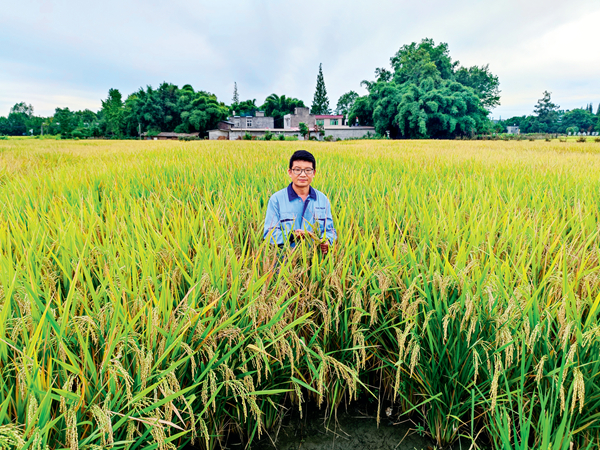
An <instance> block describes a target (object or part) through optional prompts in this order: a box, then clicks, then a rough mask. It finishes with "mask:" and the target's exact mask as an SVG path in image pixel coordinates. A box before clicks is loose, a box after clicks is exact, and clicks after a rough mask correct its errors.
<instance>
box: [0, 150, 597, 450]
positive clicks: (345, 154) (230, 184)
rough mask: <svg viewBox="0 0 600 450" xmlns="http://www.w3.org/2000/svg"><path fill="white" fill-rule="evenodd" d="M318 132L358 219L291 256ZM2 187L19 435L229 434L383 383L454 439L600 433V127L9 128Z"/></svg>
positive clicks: (565, 438)
mask: <svg viewBox="0 0 600 450" xmlns="http://www.w3.org/2000/svg"><path fill="white" fill-rule="evenodd" d="M298 148H305V149H307V150H309V151H311V152H313V153H314V154H315V155H316V157H317V162H318V166H317V175H316V178H315V181H314V184H313V185H314V186H315V187H316V188H317V189H319V190H321V191H323V192H325V193H326V194H327V195H328V196H329V198H330V199H331V202H332V207H333V213H334V222H335V226H336V229H337V232H338V235H339V241H338V242H337V243H336V245H335V246H334V248H333V251H332V252H331V253H330V254H329V255H328V256H327V257H325V258H323V257H322V255H320V254H319V253H317V252H316V251H315V250H314V249H313V248H312V247H311V246H310V245H308V244H305V245H304V246H300V247H298V248H297V249H296V250H295V252H294V253H292V254H290V255H289V257H288V258H287V259H286V261H285V263H284V264H283V265H282V266H281V267H280V268H279V271H278V272H274V271H273V270H271V268H272V267H273V264H274V262H275V260H276V258H277V255H276V251H275V250H274V249H272V248H270V247H269V245H267V244H265V243H264V242H263V240H262V226H263V219H264V214H265V210H266V203H267V201H268V198H269V196H270V195H271V194H272V193H273V192H275V191H276V190H278V189H281V188H282V187H284V186H285V185H286V184H287V183H288V179H287V175H286V173H285V170H286V168H287V161H288V158H289V156H290V155H291V153H292V152H293V151H294V150H295V149H298ZM0 208H1V213H0V375H1V376H0V447H7V448H25V446H28V448H32V449H42V448H44V447H45V446H46V445H47V446H48V448H50V449H59V448H69V449H76V448H85V449H96V448H116V449H125V448H129V449H142V448H143V449H167V448H182V447H183V446H185V445H186V444H187V443H189V442H190V441H192V440H194V441H195V444H196V446H197V447H198V448H218V446H219V442H222V443H224V442H225V441H226V440H227V437H228V436H230V435H233V434H235V435H241V436H243V439H253V438H256V437H257V436H258V435H259V434H261V433H262V434H263V436H264V433H272V432H273V429H274V426H276V425H277V424H278V423H279V419H280V417H279V416H280V414H282V413H283V411H284V408H283V407H282V406H285V407H286V408H287V407H293V408H296V409H297V408H306V407H307V404H308V403H316V404H319V405H321V406H322V408H327V411H329V412H330V413H331V414H333V412H334V411H335V409H336V408H338V407H342V408H343V407H344V405H346V404H347V403H348V402H350V401H351V400H352V399H353V398H356V397H363V398H371V399H372V401H373V402H375V403H379V405H380V412H381V416H382V417H386V414H385V411H386V409H387V408H388V407H390V406H391V407H392V410H391V411H392V419H393V420H396V419H397V420H398V421H399V420H403V419H406V418H410V419H411V420H412V421H413V422H414V427H415V428H418V429H419V430H421V432H423V433H426V434H427V435H429V436H430V437H431V438H432V439H433V441H434V442H435V443H436V444H437V445H438V446H440V447H441V446H446V445H448V444H451V443H455V442H456V441H457V440H458V439H459V437H461V438H462V442H463V443H464V442H467V443H469V444H470V443H476V444H477V445H478V446H479V448H493V449H517V448H518V449H526V448H531V449H544V450H545V449H548V448H551V449H553V450H555V449H570V448H594V449H598V448H600V422H599V421H600V376H599V373H600V325H598V314H599V313H600V143H595V142H587V143H577V142H574V141H572V140H570V141H568V142H558V141H557V140H553V141H552V142H545V141H534V142H529V141H526V140H524V141H509V142H503V141H350V142H338V143H315V142H307V143H304V142H258V141H254V142H241V141H238V142H223V141H218V142H215V141H213V142H209V141H200V142H152V141H150V142H148V141H145V142H144V141H141V142H140V141H55V140H35V139H16V140H14V139H8V140H0ZM386 420H387V418H386ZM571 445H572V447H571Z"/></svg>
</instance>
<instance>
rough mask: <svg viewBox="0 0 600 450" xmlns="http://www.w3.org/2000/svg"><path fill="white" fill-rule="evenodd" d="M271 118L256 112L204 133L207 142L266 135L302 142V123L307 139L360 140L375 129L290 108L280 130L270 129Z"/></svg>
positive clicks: (234, 118)
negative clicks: (308, 135) (307, 132)
mask: <svg viewBox="0 0 600 450" xmlns="http://www.w3.org/2000/svg"><path fill="white" fill-rule="evenodd" d="M274 123H275V119H274V118H273V117H266V116H265V113H264V112H263V111H256V112H255V113H254V115H248V116H236V115H235V113H234V115H233V117H230V118H229V119H228V120H227V121H223V122H219V124H218V125H217V128H216V129H214V130H209V131H208V137H209V139H211V140H217V139H218V140H231V141H234V140H237V139H243V136H245V135H251V136H253V137H262V136H264V135H265V134H266V133H267V132H270V133H273V134H275V135H276V136H278V135H281V134H283V135H284V136H296V137H297V138H298V139H299V140H304V137H303V136H302V135H301V134H300V124H301V123H304V124H306V126H308V128H309V130H310V137H311V138H316V139H318V140H323V139H325V138H326V137H328V136H331V137H332V138H334V139H348V138H362V137H364V136H365V135H367V134H371V135H374V134H375V128H373V127H360V126H352V127H350V126H348V125H346V124H345V117H344V116H343V115H315V114H311V113H310V110H309V109H308V108H305V107H298V108H295V109H294V114H286V115H285V116H283V128H274Z"/></svg>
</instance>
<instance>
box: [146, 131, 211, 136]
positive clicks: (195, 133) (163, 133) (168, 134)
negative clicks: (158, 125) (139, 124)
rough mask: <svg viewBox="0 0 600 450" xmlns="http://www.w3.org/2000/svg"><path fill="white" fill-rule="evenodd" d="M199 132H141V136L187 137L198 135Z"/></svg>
mask: <svg viewBox="0 0 600 450" xmlns="http://www.w3.org/2000/svg"><path fill="white" fill-rule="evenodd" d="M199 134H200V132H199V131H196V132H194V133H173V132H172V131H161V132H160V133H158V134H148V133H142V136H151V137H159V136H162V137H179V136H181V137H188V136H190V137H191V136H198V135H199Z"/></svg>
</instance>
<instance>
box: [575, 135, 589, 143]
mask: <svg viewBox="0 0 600 450" xmlns="http://www.w3.org/2000/svg"><path fill="white" fill-rule="evenodd" d="M577 142H587V139H586V138H585V136H579V137H578V138H577Z"/></svg>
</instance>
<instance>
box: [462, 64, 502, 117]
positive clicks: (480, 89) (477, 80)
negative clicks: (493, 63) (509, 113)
mask: <svg viewBox="0 0 600 450" xmlns="http://www.w3.org/2000/svg"><path fill="white" fill-rule="evenodd" d="M454 79H455V80H456V81H457V82H459V83H460V84H462V85H464V86H468V87H470V88H472V89H473V90H474V91H475V93H476V94H477V96H478V97H479V98H480V99H481V104H482V105H483V106H484V107H485V108H489V109H491V108H495V107H496V106H499V105H500V81H499V80H498V77H497V76H496V75H494V74H492V73H491V72H490V68H489V64H486V65H484V66H481V67H478V66H473V67H469V68H466V67H461V68H459V69H458V70H457V71H456V74H455V76H454Z"/></svg>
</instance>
